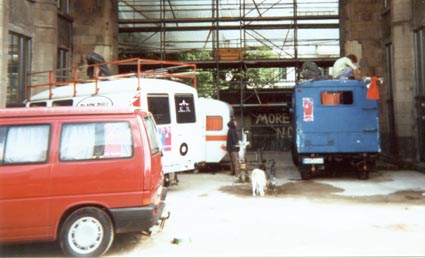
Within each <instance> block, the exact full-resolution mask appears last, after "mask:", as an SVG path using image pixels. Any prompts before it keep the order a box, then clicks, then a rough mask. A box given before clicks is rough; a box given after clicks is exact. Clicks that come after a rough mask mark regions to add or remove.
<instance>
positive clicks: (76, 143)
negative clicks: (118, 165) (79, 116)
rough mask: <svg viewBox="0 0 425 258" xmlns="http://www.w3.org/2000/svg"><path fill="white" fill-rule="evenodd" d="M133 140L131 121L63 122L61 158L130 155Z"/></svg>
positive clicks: (77, 158)
mask: <svg viewBox="0 0 425 258" xmlns="http://www.w3.org/2000/svg"><path fill="white" fill-rule="evenodd" d="M131 156H133V141H132V136H131V130H130V124H129V123H128V122H110V123H81V124H80V123H79V124H64V125H63V127H62V135H61V145H60V160H63V161H66V160H90V159H108V158H128V157H131Z"/></svg>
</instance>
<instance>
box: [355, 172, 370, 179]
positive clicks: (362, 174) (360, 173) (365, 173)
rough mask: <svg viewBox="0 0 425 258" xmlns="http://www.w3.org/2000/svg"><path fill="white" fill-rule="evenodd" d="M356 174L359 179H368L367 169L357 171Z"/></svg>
mask: <svg viewBox="0 0 425 258" xmlns="http://www.w3.org/2000/svg"><path fill="white" fill-rule="evenodd" d="M357 176H358V178H359V179H361V180H367V179H369V170H365V171H358V172H357Z"/></svg>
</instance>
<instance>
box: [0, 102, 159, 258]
mask: <svg viewBox="0 0 425 258" xmlns="http://www.w3.org/2000/svg"><path fill="white" fill-rule="evenodd" d="M166 190H167V189H166V188H164V187H163V172H162V165H161V150H160V147H159V145H158V142H157V129H156V125H155V122H154V119H153V117H152V116H151V115H150V113H148V112H144V111H141V110H140V109H135V108H87V107H84V108H77V107H56V108H31V109H26V108H12V109H1V110H0V242H1V243H11V242H25V241H44V240H47V241H48V240H58V242H59V243H60V246H61V248H62V250H63V252H64V254H65V255H67V256H100V255H102V254H104V253H105V252H106V251H107V250H108V248H109V247H110V246H111V243H112V241H113V239H114V235H115V234H116V233H124V232H134V231H143V230H149V228H151V227H152V226H154V225H155V224H157V223H158V221H159V220H160V219H163V218H162V217H161V214H162V211H163V208H164V201H165V197H166V192H167V191H166Z"/></svg>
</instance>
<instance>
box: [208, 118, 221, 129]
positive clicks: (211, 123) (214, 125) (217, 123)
mask: <svg viewBox="0 0 425 258" xmlns="http://www.w3.org/2000/svg"><path fill="white" fill-rule="evenodd" d="M206 127H207V131H221V130H223V117H221V116H207V125H206Z"/></svg>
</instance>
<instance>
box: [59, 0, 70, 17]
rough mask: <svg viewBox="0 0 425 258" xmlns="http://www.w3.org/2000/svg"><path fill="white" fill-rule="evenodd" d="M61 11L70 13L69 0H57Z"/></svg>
mask: <svg viewBox="0 0 425 258" xmlns="http://www.w3.org/2000/svg"><path fill="white" fill-rule="evenodd" d="M56 1H57V4H58V9H59V12H60V13H62V14H69V0H56Z"/></svg>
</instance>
